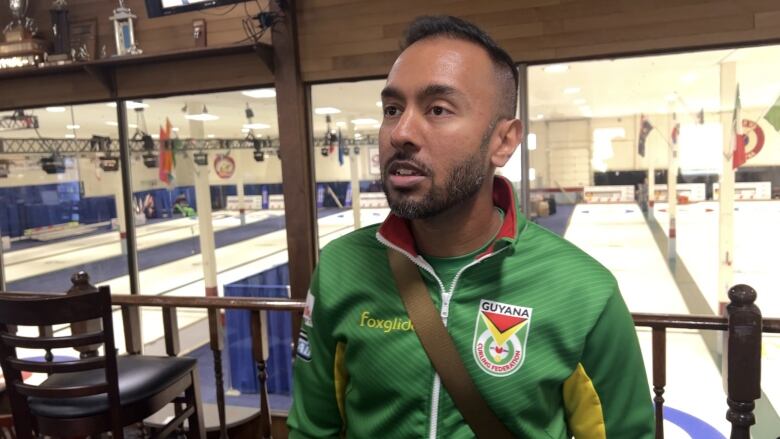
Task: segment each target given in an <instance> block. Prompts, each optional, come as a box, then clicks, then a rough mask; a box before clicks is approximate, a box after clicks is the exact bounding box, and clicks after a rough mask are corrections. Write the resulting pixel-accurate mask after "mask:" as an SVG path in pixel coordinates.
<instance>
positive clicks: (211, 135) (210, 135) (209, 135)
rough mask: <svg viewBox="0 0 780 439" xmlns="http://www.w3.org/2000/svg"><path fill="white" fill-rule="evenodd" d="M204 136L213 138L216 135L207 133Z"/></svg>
mask: <svg viewBox="0 0 780 439" xmlns="http://www.w3.org/2000/svg"><path fill="white" fill-rule="evenodd" d="M206 137H208V138H209V139H213V138H214V137H216V136H215V135H213V134H208V135H207V136H206Z"/></svg>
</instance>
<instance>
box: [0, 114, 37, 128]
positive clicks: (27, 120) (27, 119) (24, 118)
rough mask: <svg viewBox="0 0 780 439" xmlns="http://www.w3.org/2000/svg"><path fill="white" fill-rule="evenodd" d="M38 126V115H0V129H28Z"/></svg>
mask: <svg viewBox="0 0 780 439" xmlns="http://www.w3.org/2000/svg"><path fill="white" fill-rule="evenodd" d="M36 128H38V116H33V115H27V114H14V115H13V116H5V117H0V131H16V130H29V129H36Z"/></svg>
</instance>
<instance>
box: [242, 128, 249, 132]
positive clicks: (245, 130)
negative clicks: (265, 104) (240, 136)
mask: <svg viewBox="0 0 780 439" xmlns="http://www.w3.org/2000/svg"><path fill="white" fill-rule="evenodd" d="M241 132H242V133H248V132H249V128H241Z"/></svg>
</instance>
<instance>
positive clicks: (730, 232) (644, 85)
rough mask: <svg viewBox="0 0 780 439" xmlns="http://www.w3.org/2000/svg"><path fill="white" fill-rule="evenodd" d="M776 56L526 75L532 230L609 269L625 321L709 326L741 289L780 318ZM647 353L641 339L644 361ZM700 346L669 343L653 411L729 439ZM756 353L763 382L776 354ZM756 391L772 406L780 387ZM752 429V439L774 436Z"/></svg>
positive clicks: (768, 382) (663, 59)
mask: <svg viewBox="0 0 780 439" xmlns="http://www.w3.org/2000/svg"><path fill="white" fill-rule="evenodd" d="M779 56H780V46H768V47H754V48H742V49H730V50H717V51H706V52H694V53H684V54H676V55H665V56H648V57H640V58H624V59H615V60H598V61H586V62H576V63H571V64H567V65H545V66H534V67H531V68H529V72H528V73H529V97H528V98H529V115H530V119H531V121H530V127H529V130H530V133H533V134H534V135H535V149H533V148H529V149H532V150H531V151H530V162H529V165H530V167H531V168H532V177H531V182H530V183H531V188H532V194H531V196H532V205H533V216H534V217H535V220H536V221H537V222H539V223H541V224H543V225H546V226H548V227H550V228H551V229H553V230H554V231H556V232H558V233H560V234H562V235H564V236H565V237H566V238H567V239H569V240H570V241H572V242H574V243H575V244H577V245H578V246H580V247H581V248H583V249H584V250H585V251H587V252H588V253H590V254H591V255H592V256H594V257H595V258H596V259H598V260H599V261H600V262H602V263H603V264H604V265H605V266H606V267H608V268H609V269H610V270H611V271H612V272H613V273H614V274H615V276H616V277H617V279H618V282H619V284H620V287H621V291H622V293H623V297H624V298H625V300H626V302H627V304H628V307H629V308H630V310H631V311H634V312H658V313H695V314H712V313H719V312H721V309H722V306H723V303H724V302H725V301H727V298H726V292H727V290H728V287H730V286H731V285H735V284H738V283H746V284H749V285H751V286H753V287H754V288H755V289H756V290H757V291H758V300H757V304H758V306H759V307H760V308H761V310H762V312H763V314H764V316H776V315H780V301H778V300H777V299H776V295H775V294H774V289H775V286H776V285H778V283H780V277H778V276H780V275H779V274H778V272H777V270H774V269H773V268H772V267H773V263H772V262H771V261H772V257H771V255H770V253H768V252H771V250H770V249H774V248H776V247H777V245H778V244H780V233H778V231H777V227H776V226H774V224H779V223H780V200H779V199H780V134H778V130H780V106H778V101H777V99H778V96H780V82H778V81H776V80H774V79H772V76H771V75H767V72H770V71H774V69H775V67H776V66H775V64H776V60H778V59H780V57H779ZM735 108H736V109H737V111H736V112H735ZM733 121H735V122H734V123H732V122H733ZM733 126H735V127H736V129H735V128H734V127H733ZM737 133H739V134H737ZM531 143H532V142H530V141H529V147H530V144H531ZM740 144H742V146H740ZM735 167H736V170H734V168H735ZM669 183H672V184H669ZM721 186H724V187H729V188H731V190H730V191H729V192H728V196H727V197H725V198H724V197H720V194H721V191H720V187H721ZM670 194H672V195H671V196H670ZM649 340H650V338H649V333H647V332H646V331H642V330H640V341H641V342H642V344H643V350H644V351H645V352H647V353H649V352H651V348H650V344H649V343H650V341H649ZM703 340H704V341H707V340H708V339H706V338H705V339H702V338H701V337H699V336H698V335H696V334H688V333H686V334H670V340H669V349H670V351H669V352H670V353H669V354H668V355H667V358H668V359H670V362H669V364H668V366H667V371H669V372H668V373H669V375H668V377H669V382H668V387H667V392H666V393H665V394H664V397H665V398H666V399H667V402H668V405H669V407H672V408H673V409H677V410H681V411H682V412H683V415H685V416H688V415H690V416H693V417H696V418H699V419H701V420H703V421H704V422H705V423H706V424H708V425H709V426H711V427H713V428H715V429H716V430H718V431H720V432H721V433H722V434H724V435H727V431H728V428H729V426H728V423H727V422H726V421H725V420H724V419H723V415H722V413H723V401H725V396H724V395H723V392H722V390H720V389H719V388H717V386H713V385H712V383H713V382H716V379H711V378H710V377H709V376H714V377H716V378H717V376H718V375H719V373H720V372H719V369H718V368H717V367H716V366H715V363H713V362H712V360H711V354H712V357H714V358H717V352H718V349H720V347H719V346H718V344H717V343H714V342H712V341H710V342H707V343H705V342H704V341H703ZM764 340H765V343H764V357H763V361H764V365H763V367H764V368H765V369H764V370H770V369H771V368H774V367H777V362H778V359H780V344H778V339H777V337H773V336H771V335H765V336H764ZM692 353H693V355H692ZM647 364H648V370H650V367H649V365H650V363H647ZM691 368H693V369H694V370H697V371H700V373H698V374H697V375H696V376H690V375H689V374H688V373H687V372H683V371H687V370H691ZM705 377H706V378H705ZM762 378H763V383H762V385H763V390H764V392H765V393H766V394H767V395H768V396H769V398H768V399H769V401H770V402H772V404H774V405H776V404H777V402H778V401H780V399H778V398H780V382H776V380H774V379H772V377H770V376H766V375H765V376H764V377H762ZM692 387H693V388H694V389H695V391H694V390H692ZM686 394H687V395H695V397H690V396H686ZM702 401H714V403H713V404H712V406H709V405H708V404H705V403H702ZM759 404H761V403H760V402H759ZM765 407H766V406H765ZM759 410H763V408H759ZM776 418H777V417H776V416H775V419H776ZM763 419H764V422H765V423H764V424H763V425H762V420H761V419H759V421H758V423H759V424H758V426H757V427H756V431H759V432H760V431H767V432H768V431H772V428H773V427H775V428H774V430H776V427H777V426H773V425H771V421H767V419H770V417H764V418H763ZM678 426H679V425H678ZM762 428H764V429H766V430H762ZM767 434H769V433H767Z"/></svg>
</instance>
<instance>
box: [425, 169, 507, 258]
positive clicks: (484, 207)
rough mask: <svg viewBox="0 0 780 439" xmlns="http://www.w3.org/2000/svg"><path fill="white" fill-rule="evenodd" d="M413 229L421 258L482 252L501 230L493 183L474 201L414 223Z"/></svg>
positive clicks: (476, 196)
mask: <svg viewBox="0 0 780 439" xmlns="http://www.w3.org/2000/svg"><path fill="white" fill-rule="evenodd" d="M411 225H412V234H413V235H414V240H415V243H416V244H417V250H418V251H419V252H420V253H421V254H424V255H428V256H433V257H439V258H447V257H455V256H462V255H465V254H468V253H471V252H473V251H476V250H478V249H479V248H480V247H482V246H483V245H484V244H485V243H486V242H487V240H488V239H490V238H491V237H493V236H495V234H496V232H497V231H498V229H499V228H500V227H501V216H500V215H499V213H498V212H497V211H496V209H495V208H494V207H493V179H490V181H487V182H486V183H485V184H484V185H483V186H482V188H480V190H479V192H477V193H476V194H475V195H474V196H473V197H472V198H471V199H469V200H467V201H465V202H463V203H462V204H459V205H457V206H455V207H453V208H451V209H449V210H447V211H444V212H442V213H440V214H438V215H436V216H434V217H431V218H425V219H418V220H412V222H411Z"/></svg>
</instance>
